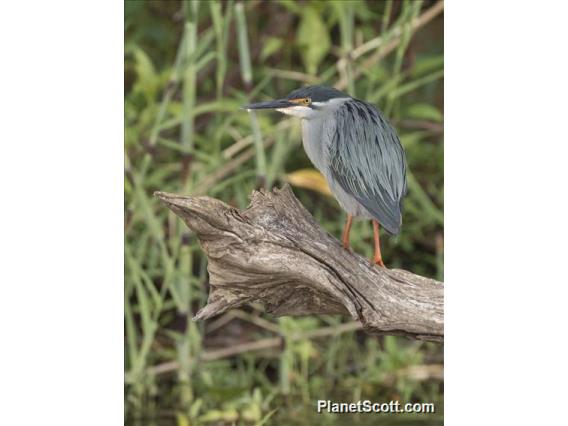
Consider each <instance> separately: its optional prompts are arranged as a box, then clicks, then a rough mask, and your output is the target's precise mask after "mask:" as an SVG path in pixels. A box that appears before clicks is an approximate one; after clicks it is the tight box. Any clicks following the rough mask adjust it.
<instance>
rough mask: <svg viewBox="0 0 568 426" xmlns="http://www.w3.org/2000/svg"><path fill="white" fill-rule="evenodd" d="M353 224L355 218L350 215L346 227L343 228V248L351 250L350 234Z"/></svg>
mask: <svg viewBox="0 0 568 426" xmlns="http://www.w3.org/2000/svg"><path fill="white" fill-rule="evenodd" d="M352 224H353V216H352V215H350V214H348V215H347V221H346V222H345V227H344V228H343V237H341V240H342V241H343V247H344V248H346V249H348V250H349V232H350V231H351V225H352Z"/></svg>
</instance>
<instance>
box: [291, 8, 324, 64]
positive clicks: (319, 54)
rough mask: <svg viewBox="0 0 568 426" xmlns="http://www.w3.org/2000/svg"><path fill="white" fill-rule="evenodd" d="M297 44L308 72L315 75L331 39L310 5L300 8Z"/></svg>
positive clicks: (318, 15)
mask: <svg viewBox="0 0 568 426" xmlns="http://www.w3.org/2000/svg"><path fill="white" fill-rule="evenodd" d="M298 45H299V47H300V50H301V52H302V59H303V61H304V65H305V66H306V69H307V70H308V73H310V74H312V75H315V74H316V72H317V69H318V65H319V64H320V62H321V61H322V59H323V58H324V57H325V56H326V55H327V53H328V51H329V48H330V46H331V41H330V38H329V33H328V31H327V28H326V26H325V23H324V22H323V20H322V19H321V17H320V14H319V13H318V12H317V11H316V10H315V9H314V8H312V7H304V9H303V10H302V21H301V22H300V28H299V29H298Z"/></svg>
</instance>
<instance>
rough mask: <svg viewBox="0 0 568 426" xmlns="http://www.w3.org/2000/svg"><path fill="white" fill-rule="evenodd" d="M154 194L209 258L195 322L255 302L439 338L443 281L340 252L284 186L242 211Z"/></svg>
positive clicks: (284, 311) (281, 311)
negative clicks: (207, 283)
mask: <svg viewBox="0 0 568 426" xmlns="http://www.w3.org/2000/svg"><path fill="white" fill-rule="evenodd" d="M154 195H155V196H156V197H158V198H159V199H160V200H161V201H162V202H163V203H164V204H166V206H168V208H170V209H171V210H172V211H173V212H174V213H175V214H177V215H178V216H179V217H180V218H181V219H183V221H184V222H185V223H186V224H187V226H188V227H189V228H190V229H191V230H193V231H194V232H195V233H196V234H197V237H198V238H199V240H200V242H201V246H202V248H203V250H204V251H205V253H206V255H207V257H208V260H209V263H208V271H209V278H210V284H211V289H210V292H209V299H208V303H207V305H206V306H205V307H204V308H203V309H201V310H200V311H199V312H198V313H197V314H196V315H195V317H194V319H195V320H202V319H207V318H211V317H212V316H215V315H218V314H220V313H222V312H224V311H226V310H228V309H231V308H236V307H238V306H241V305H243V304H246V303H249V302H260V303H262V304H263V305H264V306H265V308H266V310H267V312H269V313H272V314H274V315H275V316H282V315H310V314H341V315H350V316H351V317H352V318H353V319H354V320H358V321H360V322H361V324H362V325H363V329H364V330H365V331H366V332H368V333H372V334H399V335H405V336H408V337H411V338H415V339H421V340H430V341H443V338H444V286H443V283H441V282H439V281H436V280H433V279H430V278H425V277H421V276H419V275H415V274H413V273H411V272H408V271H404V270H401V269H386V268H380V267H377V266H372V265H370V263H369V260H368V259H366V258H364V257H362V256H360V255H358V254H356V253H353V252H350V251H347V250H345V249H344V248H343V247H342V245H341V243H340V242H339V241H338V240H337V239H335V238H334V237H332V236H331V235H329V234H328V233H327V232H325V231H324V230H323V229H322V228H321V227H320V226H319V225H318V224H317V223H316V222H315V220H314V218H313V217H312V216H311V215H310V213H308V211H307V210H306V209H305V208H304V207H303V206H302V204H301V203H300V202H299V201H298V199H297V198H296V197H295V196H294V194H293V193H292V190H291V189H290V187H289V186H285V187H284V188H283V189H280V190H279V189H274V190H273V191H272V192H265V191H255V192H253V194H252V196H251V204H250V206H249V207H248V208H247V209H245V210H239V209H236V208H233V207H230V206H228V205H227V204H225V203H223V202H222V201H219V200H216V199H214V198H210V197H186V196H182V195H176V194H169V193H165V192H156V193H155V194H154Z"/></svg>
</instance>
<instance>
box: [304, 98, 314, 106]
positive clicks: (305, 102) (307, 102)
mask: <svg viewBox="0 0 568 426" xmlns="http://www.w3.org/2000/svg"><path fill="white" fill-rule="evenodd" d="M311 103H312V100H311V99H310V98H304V104H306V105H309V104H311Z"/></svg>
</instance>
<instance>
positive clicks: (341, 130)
mask: <svg viewBox="0 0 568 426" xmlns="http://www.w3.org/2000/svg"><path fill="white" fill-rule="evenodd" d="M335 114H336V117H335V118H336V126H335V129H334V132H333V135H331V136H332V137H331V138H330V143H329V146H328V150H329V151H328V155H329V161H330V166H331V177H332V178H333V179H334V180H335V181H336V182H337V183H338V184H339V185H340V186H341V187H342V188H343V190H344V191H346V192H348V193H349V194H351V195H352V196H353V197H354V198H355V199H356V200H357V201H358V202H359V203H361V204H362V205H363V206H364V207H365V208H366V209H367V210H368V212H369V213H370V214H371V215H373V217H374V218H375V219H377V220H378V222H379V223H380V224H381V225H382V226H383V227H384V228H385V229H386V230H387V231H388V232H389V233H391V234H398V233H399V231H400V226H401V220H402V217H401V216H402V215H401V204H402V198H403V197H404V196H405V195H406V161H405V155H404V149H403V148H402V145H401V144H400V140H399V139H398V136H397V134H396V132H395V130H394V129H393V128H392V127H391V125H390V124H389V123H388V122H387V121H386V119H385V118H384V117H383V116H382V114H381V113H380V112H379V111H378V110H377V109H376V108H375V107H374V106H373V105H371V104H367V103H365V102H361V101H358V100H355V99H353V100H349V101H347V102H345V103H344V104H343V105H342V106H341V107H340V108H338V110H337V111H336V112H335Z"/></svg>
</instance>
